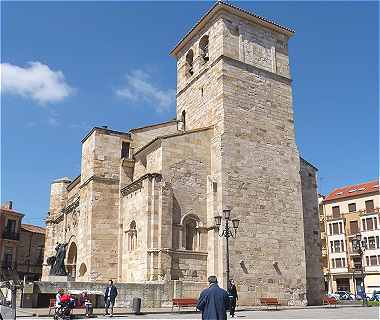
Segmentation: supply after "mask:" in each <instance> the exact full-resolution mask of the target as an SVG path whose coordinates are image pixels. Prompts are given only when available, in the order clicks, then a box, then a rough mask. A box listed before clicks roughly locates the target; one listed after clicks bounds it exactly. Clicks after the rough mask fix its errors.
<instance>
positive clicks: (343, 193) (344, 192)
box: [324, 180, 379, 201]
mask: <svg viewBox="0 0 380 320" xmlns="http://www.w3.org/2000/svg"><path fill="white" fill-rule="evenodd" d="M373 192H379V180H373V181H369V182H364V183H360V184H355V185H350V186H345V187H342V188H338V189H335V190H334V191H332V192H331V193H330V194H328V195H327V196H326V198H325V199H324V201H331V200H336V199H342V198H349V197H355V196H358V195H363V194H366V193H373Z"/></svg>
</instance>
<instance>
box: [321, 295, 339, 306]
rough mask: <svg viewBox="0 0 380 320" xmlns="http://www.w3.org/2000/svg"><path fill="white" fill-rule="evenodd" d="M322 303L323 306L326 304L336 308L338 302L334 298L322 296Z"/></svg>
mask: <svg viewBox="0 0 380 320" xmlns="http://www.w3.org/2000/svg"><path fill="white" fill-rule="evenodd" d="M322 303H323V304H324V305H325V304H327V305H329V306H332V305H334V306H335V307H336V305H337V303H338V301H337V300H336V298H335V297H328V296H324V297H323V298H322Z"/></svg>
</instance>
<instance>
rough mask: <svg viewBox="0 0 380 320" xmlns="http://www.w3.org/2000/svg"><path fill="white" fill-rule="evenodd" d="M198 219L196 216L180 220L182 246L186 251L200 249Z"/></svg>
mask: <svg viewBox="0 0 380 320" xmlns="http://www.w3.org/2000/svg"><path fill="white" fill-rule="evenodd" d="M199 222H200V221H199V218H198V217H197V216H196V215H193V214H191V215H188V216H185V217H184V218H183V220H182V245H183V248H184V249H186V250H192V251H198V250H199V248H200V234H199V228H198V227H199Z"/></svg>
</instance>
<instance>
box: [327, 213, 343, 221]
mask: <svg viewBox="0 0 380 320" xmlns="http://www.w3.org/2000/svg"><path fill="white" fill-rule="evenodd" d="M338 220H344V215H343V214H340V215H339V216H335V217H334V216H326V221H338Z"/></svg>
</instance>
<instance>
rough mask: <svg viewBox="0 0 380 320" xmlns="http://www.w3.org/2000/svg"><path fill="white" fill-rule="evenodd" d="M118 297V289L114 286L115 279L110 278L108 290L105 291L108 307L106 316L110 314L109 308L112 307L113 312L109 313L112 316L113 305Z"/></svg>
mask: <svg viewBox="0 0 380 320" xmlns="http://www.w3.org/2000/svg"><path fill="white" fill-rule="evenodd" d="M116 297H117V289H116V287H115V286H114V284H113V281H112V280H109V281H108V286H107V288H106V291H105V292H104V303H105V307H106V313H105V316H107V315H108V309H111V313H110V314H109V316H110V317H112V316H113V307H114V305H115V300H116Z"/></svg>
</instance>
